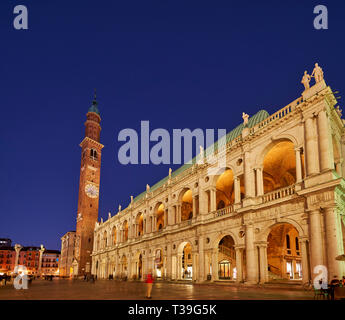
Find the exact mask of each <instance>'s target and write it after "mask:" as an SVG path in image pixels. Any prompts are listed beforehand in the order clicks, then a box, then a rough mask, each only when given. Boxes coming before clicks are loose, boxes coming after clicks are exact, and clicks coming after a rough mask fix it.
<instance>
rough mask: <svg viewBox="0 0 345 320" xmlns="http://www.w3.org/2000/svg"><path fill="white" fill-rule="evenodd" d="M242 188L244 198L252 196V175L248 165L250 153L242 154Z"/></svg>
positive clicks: (249, 164)
mask: <svg viewBox="0 0 345 320" xmlns="http://www.w3.org/2000/svg"><path fill="white" fill-rule="evenodd" d="M244 187H245V196H246V198H251V197H253V196H254V173H253V170H252V167H251V163H250V153H249V152H248V151H245V152H244Z"/></svg>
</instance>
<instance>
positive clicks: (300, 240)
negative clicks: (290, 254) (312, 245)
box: [298, 236, 309, 243]
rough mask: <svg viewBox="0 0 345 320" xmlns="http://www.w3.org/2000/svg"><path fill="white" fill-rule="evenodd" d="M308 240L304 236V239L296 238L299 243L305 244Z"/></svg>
mask: <svg viewBox="0 0 345 320" xmlns="http://www.w3.org/2000/svg"><path fill="white" fill-rule="evenodd" d="M308 240H309V238H308V237H307V236H304V237H298V241H299V242H300V243H305V242H307V241H308Z"/></svg>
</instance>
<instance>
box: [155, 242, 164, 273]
mask: <svg viewBox="0 0 345 320" xmlns="http://www.w3.org/2000/svg"><path fill="white" fill-rule="evenodd" d="M162 271H163V251H162V249H157V250H156V252H155V276H156V277H157V278H159V279H160V278H162V276H163V272H162Z"/></svg>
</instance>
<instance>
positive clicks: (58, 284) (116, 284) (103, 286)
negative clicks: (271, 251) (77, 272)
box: [0, 279, 313, 300]
mask: <svg viewBox="0 0 345 320" xmlns="http://www.w3.org/2000/svg"><path fill="white" fill-rule="evenodd" d="M145 288H146V287H145V283H142V282H121V281H115V280H98V281H96V282H95V283H90V282H84V281H83V280H67V279H56V280H55V279H54V280H53V281H46V280H34V281H33V282H32V284H31V285H30V286H29V289H28V290H16V289H14V287H13V285H10V284H7V285H6V286H5V287H0V300H18V299H19V300H143V299H145ZM152 299H153V300H310V299H313V292H306V291H303V290H291V289H289V288H264V287H245V286H241V287H238V286H231V285H217V284H207V285H203V284H201V285H198V284H194V285H193V284H189V283H166V282H156V283H155V284H154V286H153V290H152Z"/></svg>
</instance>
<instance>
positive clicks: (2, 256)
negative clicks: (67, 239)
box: [0, 245, 60, 276]
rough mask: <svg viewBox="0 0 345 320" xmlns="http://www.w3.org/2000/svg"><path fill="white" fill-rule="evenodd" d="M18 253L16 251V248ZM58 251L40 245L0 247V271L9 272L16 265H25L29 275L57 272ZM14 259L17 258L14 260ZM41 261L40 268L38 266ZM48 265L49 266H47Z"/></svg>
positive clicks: (11, 271)
mask: <svg viewBox="0 0 345 320" xmlns="http://www.w3.org/2000/svg"><path fill="white" fill-rule="evenodd" d="M16 247H17V250H18V255H17V253H16V249H15V248H16ZM59 257H60V251H58V250H46V249H45V248H43V246H41V247H35V246H28V247H22V246H20V245H16V246H15V247H0V273H6V274H11V273H13V272H14V268H15V266H16V265H22V266H25V267H26V269H27V273H28V274H29V275H35V276H39V275H41V274H42V275H44V274H45V272H49V273H47V274H49V275H51V274H54V275H57V274H58V261H59ZM16 259H18V260H17V261H16ZM40 262H41V268H40ZM48 266H49V267H48Z"/></svg>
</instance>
